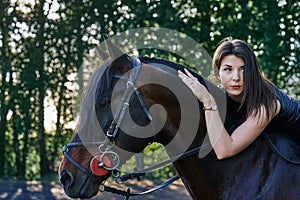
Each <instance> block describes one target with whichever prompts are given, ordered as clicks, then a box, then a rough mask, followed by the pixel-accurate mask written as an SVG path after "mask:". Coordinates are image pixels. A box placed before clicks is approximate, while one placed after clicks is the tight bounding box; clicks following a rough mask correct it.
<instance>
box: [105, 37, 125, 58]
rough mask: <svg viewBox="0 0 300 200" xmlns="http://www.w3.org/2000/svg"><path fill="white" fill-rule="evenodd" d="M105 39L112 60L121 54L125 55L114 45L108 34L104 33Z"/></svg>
mask: <svg viewBox="0 0 300 200" xmlns="http://www.w3.org/2000/svg"><path fill="white" fill-rule="evenodd" d="M104 39H105V45H106V48H107V50H108V53H109V57H110V58H111V59H112V61H114V60H116V59H117V58H119V57H120V56H122V55H124V53H123V52H122V51H121V50H120V49H119V48H118V47H117V46H116V45H114V44H113V43H112V42H111V40H110V39H109V38H108V36H107V35H104Z"/></svg>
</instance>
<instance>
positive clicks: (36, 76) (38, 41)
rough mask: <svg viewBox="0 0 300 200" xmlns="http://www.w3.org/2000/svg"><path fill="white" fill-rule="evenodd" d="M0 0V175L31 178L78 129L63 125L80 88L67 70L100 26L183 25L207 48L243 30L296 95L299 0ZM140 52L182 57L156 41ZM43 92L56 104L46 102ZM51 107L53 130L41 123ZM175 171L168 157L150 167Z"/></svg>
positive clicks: (275, 78)
mask: <svg viewBox="0 0 300 200" xmlns="http://www.w3.org/2000/svg"><path fill="white" fill-rule="evenodd" d="M31 2H32V3H31ZM0 7H1V10H2V11H1V12H0V19H1V23H0V89H1V92H0V155H1V158H0V178H8V177H12V176H13V177H14V178H17V179H37V178H42V177H44V176H46V174H47V173H53V172H55V171H56V170H57V166H58V163H59V160H60V152H61V148H62V146H63V144H65V143H67V142H68V141H69V140H70V138H71V136H72V135H73V134H74V131H73V130H72V129H70V128H69V127H67V126H66V125H67V124H68V123H69V122H72V121H73V120H74V117H75V116H73V115H72V113H73V106H72V103H73V100H72V97H73V96H74V94H75V95H76V94H78V91H77V90H74V89H73V88H72V87H70V85H72V84H75V81H76V80H74V79H73V78H71V77H72V76H74V74H76V73H77V72H78V70H79V68H80V67H81V66H82V65H83V62H84V59H85V57H87V59H86V61H89V60H93V58H89V57H88V56H89V54H88V52H89V51H90V49H92V48H93V47H94V44H98V43H100V42H101V41H102V40H103V39H102V34H108V35H114V34H117V33H120V32H124V31H126V30H128V29H133V28H139V27H163V28H168V29H172V30H177V31H179V32H182V33H184V34H186V35H188V36H189V37H191V38H193V39H194V40H196V41H198V42H199V43H200V44H201V45H202V46H203V47H204V48H205V49H206V50H207V52H208V53H209V54H210V55H212V54H213V52H214V50H215V48H216V46H217V45H218V42H219V41H220V40H221V39H222V38H224V37H227V36H232V37H233V38H240V39H243V40H246V41H247V42H249V43H250V45H251V46H252V47H253V48H254V49H255V52H256V53H257V55H258V58H259V61H260V64H261V66H262V68H263V71H264V74H265V75H266V76H267V77H268V78H269V79H270V80H271V81H272V82H274V83H275V84H276V85H277V86H278V87H279V88H282V89H284V90H286V91H287V92H288V93H289V94H291V95H293V96H295V97H296V98H299V96H300V85H299V78H300V66H299V59H300V58H299V56H300V54H299V49H300V44H299V30H300V24H299V22H300V14H299V13H300V3H299V2H297V1H285V0H277V1H276V0H271V1H259V0H249V1H238V0H234V1H228V0H220V1H213V0H208V1H192V0H177V1H174V0H170V1H168V0H166V1H162V0H128V1H122V0H114V1H104V0H89V1H88V0H83V1H82V0H60V1H54V0H53V1H52V0H50V1H45V0H35V1H30V3H27V4H24V1H10V0H2V1H1V2H0ZM166 38H167V39H170V38H168V37H167V36H166ZM132 39H133V40H134V38H132ZM139 53H140V55H150V56H152V55H154V56H156V57H160V58H166V59H169V60H172V61H175V62H181V63H183V64H187V65H188V63H185V62H186V61H184V59H182V58H180V57H177V56H176V55H174V54H170V53H168V52H166V51H161V50H158V49H154V50H149V49H144V50H143V49H141V50H139ZM92 62H95V61H92ZM192 67H194V66H192ZM46 101H51V103H52V104H53V105H54V107H55V112H53V113H46V112H45V110H46V109H47V106H46V105H48V104H46V103H45V102H46ZM48 115H51V116H52V117H53V118H54V119H55V121H56V123H55V124H54V128H55V129H54V130H45V128H44V122H45V119H46V118H47V117H48ZM153 149H157V150H156V151H160V150H161V147H159V146H157V144H152V145H151V146H149V147H147V148H146V149H145V152H144V153H145V154H144V155H143V157H144V158H143V159H144V163H145V164H146V165H147V164H150V163H153V162H158V161H160V160H161V159H163V158H165V157H159V156H163V155H164V154H161V155H160V153H158V154H155V153H153V152H152V150H153ZM164 156H166V155H164ZM130 162H135V161H130ZM164 170H165V171H164ZM173 172H174V169H173V167H170V166H169V167H167V168H165V169H162V170H161V171H160V172H157V173H158V174H157V175H155V174H154V175H153V176H155V177H156V176H162V175H164V174H172V173H173Z"/></svg>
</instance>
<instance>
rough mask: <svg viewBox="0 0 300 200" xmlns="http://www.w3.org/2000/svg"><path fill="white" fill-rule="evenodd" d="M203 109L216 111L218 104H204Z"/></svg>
mask: <svg viewBox="0 0 300 200" xmlns="http://www.w3.org/2000/svg"><path fill="white" fill-rule="evenodd" d="M203 110H212V111H216V110H218V106H217V104H215V103H213V104H211V105H210V106H204V107H203Z"/></svg>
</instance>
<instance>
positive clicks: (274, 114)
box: [178, 39, 300, 159]
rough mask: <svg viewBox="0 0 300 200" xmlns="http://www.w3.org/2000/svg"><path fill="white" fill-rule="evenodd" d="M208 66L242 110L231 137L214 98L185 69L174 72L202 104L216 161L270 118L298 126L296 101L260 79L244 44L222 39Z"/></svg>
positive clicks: (245, 143) (249, 139) (252, 136)
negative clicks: (241, 121) (241, 115)
mask: <svg viewBox="0 0 300 200" xmlns="http://www.w3.org/2000/svg"><path fill="white" fill-rule="evenodd" d="M212 66H213V70H214V75H215V76H216V77H217V78H218V79H219V81H220V84H221V85H222V87H223V88H224V89H225V91H226V93H227V95H228V96H229V97H230V98H232V99H233V100H234V101H236V102H238V103H239V104H240V108H242V107H243V108H245V110H246V120H245V122H244V123H242V124H241V125H240V126H239V127H237V128H236V129H235V130H234V132H233V133H232V134H231V135H229V133H228V132H227V130H226V129H225V128H224V125H223V123H222V121H221V119H220V116H219V113H218V109H217V105H216V103H215V99H214V98H213V96H212V95H210V93H209V92H208V90H207V89H206V87H204V86H203V85H202V84H201V83H199V82H198V80H197V79H196V78H195V77H193V75H192V74H191V73H189V72H188V71H187V70H185V71H184V72H182V71H178V76H179V77H180V78H181V79H182V81H183V82H184V83H185V84H186V85H187V86H188V87H189V88H190V89H191V90H192V92H193V93H194V94H195V96H196V97H197V98H198V99H199V101H201V102H202V103H203V109H204V110H205V118H206V125H207V130H208V135H209V139H210V142H211V144H212V146H213V149H214V151H215V153H216V155H217V157H218V159H224V158H228V157H231V156H234V155H236V154H238V153H239V152H241V151H242V150H244V149H245V148H246V147H247V146H249V145H250V144H251V143H252V142H253V141H254V140H255V139H256V138H257V137H258V136H259V135H260V134H261V133H262V131H263V130H264V129H265V128H266V126H267V125H268V124H269V123H270V122H271V121H272V120H275V119H274V118H277V119H276V121H278V122H280V123H282V125H291V124H298V125H299V124H300V102H299V101H297V100H295V99H291V98H290V97H289V96H287V95H286V94H284V93H283V92H281V91H280V90H278V89H277V88H276V87H275V86H274V85H273V84H272V83H271V82H270V81H268V80H267V79H266V78H264V77H263V75H262V71H261V68H260V66H259V64H258V61H257V58H256V56H255V54H254V52H253V50H252V49H251V47H250V46H249V45H248V44H247V43H246V42H244V41H241V40H232V39H227V40H225V41H224V42H223V43H221V45H220V46H219V47H218V48H217V50H216V52H215V53H214V56H213V61H212ZM220 127H221V128H220Z"/></svg>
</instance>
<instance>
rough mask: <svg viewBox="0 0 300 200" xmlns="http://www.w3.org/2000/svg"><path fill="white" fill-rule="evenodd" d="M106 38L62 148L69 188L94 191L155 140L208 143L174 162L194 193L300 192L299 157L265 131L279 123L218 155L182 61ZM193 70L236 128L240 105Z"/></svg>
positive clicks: (172, 144) (295, 195) (85, 194)
mask: <svg viewBox="0 0 300 200" xmlns="http://www.w3.org/2000/svg"><path fill="white" fill-rule="evenodd" d="M107 43H108V45H107V47H108V50H109V58H108V59H106V61H105V62H104V64H103V65H102V66H101V67H100V68H99V70H98V71H97V72H96V73H95V75H94V77H93V78H92V80H91V82H90V84H89V85H88V88H87V91H86V94H85V97H84V98H83V102H82V108H81V114H80V115H81V116H80V122H79V125H78V129H77V134H76V135H75V136H74V138H73V139H72V141H71V143H70V144H69V146H67V147H65V149H64V152H65V157H64V158H63V160H62V162H61V165H60V169H59V174H60V181H61V183H62V185H63V187H64V190H65V192H66V194H67V195H68V196H70V197H73V198H90V197H92V196H95V195H96V194H97V193H98V190H99V186H100V185H101V184H102V183H103V182H104V181H105V180H106V179H107V178H108V177H109V176H111V175H112V173H114V172H115V171H117V170H118V169H119V168H120V166H121V165H122V164H124V163H125V161H126V160H128V159H129V158H130V157H131V156H132V155H134V154H135V153H138V152H141V151H142V150H143V149H144V148H145V147H146V146H147V145H148V144H149V143H152V142H158V143H161V144H162V145H164V146H165V149H166V152H167V153H168V154H169V156H170V157H171V158H174V157H176V158H178V155H179V156H180V155H185V154H184V152H189V150H192V149H195V148H197V147H199V146H202V147H203V148H202V149H201V150H200V151H199V153H194V154H191V155H189V156H182V157H181V158H179V159H176V160H174V162H173V164H174V166H175V168H176V170H177V172H178V174H179V176H180V177H181V180H182V181H183V183H184V184H185V187H186V188H187V190H188V191H189V192H190V195H191V196H192V198H193V199H251V200H252V199H299V197H300V188H299V186H300V167H299V163H297V162H293V161H291V160H289V159H286V157H285V156H284V155H281V156H279V155H278V154H279V153H274V149H273V148H271V147H270V145H268V144H267V143H268V142H266V141H267V139H266V138H267V137H265V135H268V134H267V132H268V131H269V132H271V131H273V132H276V131H275V130H272V128H267V129H266V130H265V132H264V133H263V134H262V135H261V136H260V137H258V138H257V139H256V141H255V142H254V143H253V144H251V145H250V146H249V147H248V148H247V149H245V150H244V151H243V152H241V153H240V154H238V155H236V156H234V157H232V158H229V159H225V160H218V159H217V157H216V155H215V153H214V152H213V151H212V148H207V143H208V138H207V136H206V132H207V131H206V124H205V118H204V113H203V111H202V109H201V108H202V105H201V103H199V102H198V101H197V99H196V98H195V97H194V95H193V94H192V93H191V92H190V91H189V89H188V88H187V87H186V86H185V85H184V84H182V82H181V81H180V80H179V79H178V78H177V70H182V69H183V68H184V66H182V65H179V64H176V63H172V62H169V61H166V60H159V59H154V58H146V57H142V58H139V59H137V58H134V57H130V56H128V55H125V54H122V53H121V52H120V51H119V50H118V49H117V48H116V47H115V46H113V45H112V44H111V42H110V41H109V40H107ZM101 54H102V55H103V56H104V57H105V56H106V55H105V54H104V53H103V52H102V53H101ZM194 75H195V76H197V77H198V79H199V81H200V82H201V83H203V84H205V85H206V86H207V87H208V88H209V90H210V92H211V93H212V94H213V95H214V97H215V99H217V103H218V105H219V107H220V110H219V112H220V114H221V117H222V118H223V119H225V117H226V119H225V121H224V123H225V127H226V128H227V129H228V131H229V132H232V131H233V130H234V129H235V128H236V127H237V126H238V125H239V124H240V123H242V122H243V121H244V120H245V119H244V116H245V115H244V113H243V109H238V107H239V105H236V104H235V103H234V102H232V101H231V100H230V99H229V98H227V97H226V95H225V94H224V93H223V92H222V91H221V90H219V89H218V88H217V87H215V86H214V85H213V84H210V83H209V82H207V81H205V80H204V78H202V77H201V76H199V75H197V74H194ZM273 132H272V133H273ZM277 132H282V130H278V131H277ZM268 141H269V142H271V144H274V143H272V141H271V140H270V139H269V140H268ZM271 146H272V145H271ZM273 146H274V145H273ZM275 146H276V145H275ZM204 147H205V149H204ZM99 154H101V155H100V156H99ZM97 155H98V157H97ZM95 156H96V159H94V158H95ZM99 164H100V165H99ZM170 198H172V197H170Z"/></svg>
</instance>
